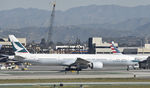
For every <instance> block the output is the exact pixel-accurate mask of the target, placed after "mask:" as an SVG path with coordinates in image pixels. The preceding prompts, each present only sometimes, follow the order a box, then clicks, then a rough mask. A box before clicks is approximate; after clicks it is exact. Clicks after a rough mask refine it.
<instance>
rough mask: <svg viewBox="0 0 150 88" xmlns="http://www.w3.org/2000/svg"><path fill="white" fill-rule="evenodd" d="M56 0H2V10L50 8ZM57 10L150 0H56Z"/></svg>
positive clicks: (149, 0) (127, 4) (131, 4)
mask: <svg viewBox="0 0 150 88" xmlns="http://www.w3.org/2000/svg"><path fill="white" fill-rule="evenodd" d="M51 1H54V0H0V10H8V9H13V8H38V9H45V10H49V9H50V2H51ZM56 2H57V7H56V9H57V10H67V9H69V8H73V7H79V6H87V5H93V4H96V5H112V4H114V5H120V6H130V7H132V6H139V5H150V0H56Z"/></svg>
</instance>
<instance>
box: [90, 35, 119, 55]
mask: <svg viewBox="0 0 150 88" xmlns="http://www.w3.org/2000/svg"><path fill="white" fill-rule="evenodd" d="M88 46H89V49H88V52H89V54H110V53H112V50H111V48H110V46H111V44H110V43H107V42H103V41H102V38H101V37H91V38H89V40H88ZM115 46H116V47H118V44H117V43H115Z"/></svg>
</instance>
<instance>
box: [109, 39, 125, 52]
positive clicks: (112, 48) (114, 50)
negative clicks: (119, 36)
mask: <svg viewBox="0 0 150 88" xmlns="http://www.w3.org/2000/svg"><path fill="white" fill-rule="evenodd" d="M110 47H111V50H112V53H113V54H122V53H121V52H120V51H119V50H118V49H117V47H116V46H115V44H114V41H112V43H111V46H110Z"/></svg>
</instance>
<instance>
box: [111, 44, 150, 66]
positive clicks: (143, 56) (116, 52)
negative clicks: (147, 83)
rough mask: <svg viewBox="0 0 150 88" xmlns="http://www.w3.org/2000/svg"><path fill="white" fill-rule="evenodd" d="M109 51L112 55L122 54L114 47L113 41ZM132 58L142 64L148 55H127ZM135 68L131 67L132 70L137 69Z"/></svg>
mask: <svg viewBox="0 0 150 88" xmlns="http://www.w3.org/2000/svg"><path fill="white" fill-rule="evenodd" d="M110 47H111V50H112V53H113V54H122V53H121V52H120V51H119V50H118V48H117V47H116V46H115V45H114V41H112V43H111V45H110ZM129 56H132V57H135V59H136V60H138V61H139V62H142V61H144V60H147V58H148V57H149V55H143V54H137V55H129ZM135 66H136V67H134V66H133V68H137V65H135Z"/></svg>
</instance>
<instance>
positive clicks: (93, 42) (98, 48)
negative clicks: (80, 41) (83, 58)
mask: <svg viewBox="0 0 150 88" xmlns="http://www.w3.org/2000/svg"><path fill="white" fill-rule="evenodd" d="M114 45H115V46H116V47H117V48H118V50H119V51H120V52H121V53H123V54H150V44H145V45H144V46H142V47H118V43H115V44H114ZM110 46H111V44H110V43H107V42H103V41H102V38H101V37H91V38H89V40H88V47H89V49H88V53H89V54H111V53H112V50H111V48H110Z"/></svg>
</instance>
